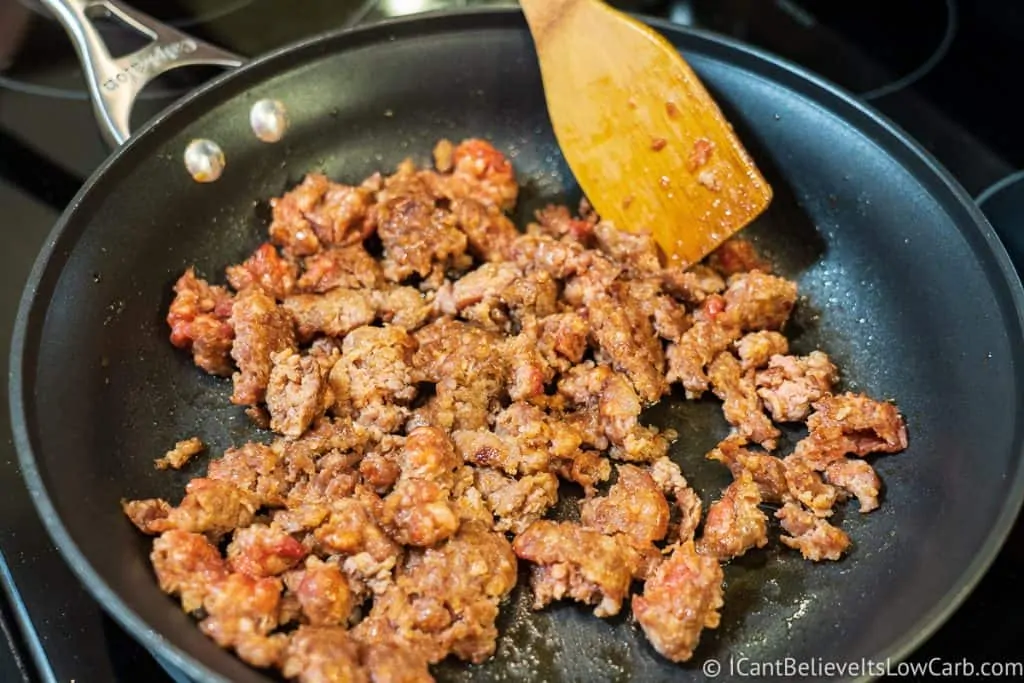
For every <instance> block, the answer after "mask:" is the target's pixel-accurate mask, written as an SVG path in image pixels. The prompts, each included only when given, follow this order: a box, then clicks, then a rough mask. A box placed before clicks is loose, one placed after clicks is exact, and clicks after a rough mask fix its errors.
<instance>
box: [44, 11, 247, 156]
mask: <svg viewBox="0 0 1024 683" xmlns="http://www.w3.org/2000/svg"><path fill="white" fill-rule="evenodd" d="M42 3H43V4H44V5H45V6H46V7H47V8H48V9H49V10H50V11H51V12H53V14H54V15H55V16H56V17H57V19H58V20H59V21H60V23H61V24H62V25H63V26H64V30H65V31H67V33H68V35H69V36H70V37H71V40H72V41H74V44H75V50H76V51H77V52H78V58H79V59H80V60H81V62H82V68H83V70H84V71H85V79H86V82H87V85H88V86H89V94H90V98H91V100H92V108H93V111H94V112H95V114H96V120H97V121H98V122H99V125H100V131H101V132H102V133H103V137H104V138H105V139H106V140H107V142H108V143H110V144H111V145H113V146H115V147H116V146H119V145H121V144H122V143H124V141H125V140H127V139H128V137H129V136H130V135H131V124H130V117H131V113H132V107H133V106H134V104H135V99H136V98H137V97H138V95H139V93H140V92H141V91H142V89H143V88H144V87H145V86H146V84H147V83H149V82H150V81H152V80H153V79H154V78H156V77H157V76H159V75H161V74H164V73H167V72H168V71H171V70H172V69H177V68H179V67H183V66H198V65H213V66H223V67H228V68H233V67H238V66H241V65H242V64H243V62H244V61H245V60H244V59H242V58H241V57H239V56H238V55H234V54H232V53H230V52H227V51H226V50H222V49H220V48H218V47H215V46H213V45H210V44H209V43H206V42H203V41H201V40H199V39H197V38H193V37H192V36H190V35H188V34H185V33H182V32H181V31H178V30H177V29H174V28H171V27H170V26H167V25H165V24H162V23H160V22H159V21H157V20H156V19H154V18H153V17H151V16H149V15H147V14H143V13H142V12H139V11H138V10H135V9H132V8H131V7H127V6H125V5H122V4H121V3H120V2H118V1H117V0H42ZM107 14H109V15H113V16H114V17H116V18H117V19H119V20H121V21H122V22H124V23H125V24H126V25H128V26H130V27H132V28H133V29H135V30H136V31H138V32H139V33H141V34H143V35H146V36H148V37H149V38H151V39H152V42H150V43H149V44H148V45H146V46H145V47H143V48H141V49H139V50H137V51H135V52H132V53H131V54H127V55H124V56H122V57H116V58H115V57H111V56H110V51H109V50H108V49H107V46H106V44H105V43H104V42H103V37H102V36H101V35H100V33H99V31H97V30H96V27H95V26H94V25H93V23H92V17H96V16H102V15H107Z"/></svg>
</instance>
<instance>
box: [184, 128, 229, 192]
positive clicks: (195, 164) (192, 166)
mask: <svg viewBox="0 0 1024 683" xmlns="http://www.w3.org/2000/svg"><path fill="white" fill-rule="evenodd" d="M226 165H227V160H226V159H225V158H224V151H223V150H222V149H221V148H220V145H218V144H217V143H216V142H214V141H213V140H204V139H199V140H193V141H192V142H190V143H189V144H188V147H186V148H185V168H186V169H188V172H189V175H191V176H192V179H193V180H195V181H196V182H197V183H212V182H214V181H215V180H217V179H218V178H220V176H221V174H222V173H223V172H224V166H226Z"/></svg>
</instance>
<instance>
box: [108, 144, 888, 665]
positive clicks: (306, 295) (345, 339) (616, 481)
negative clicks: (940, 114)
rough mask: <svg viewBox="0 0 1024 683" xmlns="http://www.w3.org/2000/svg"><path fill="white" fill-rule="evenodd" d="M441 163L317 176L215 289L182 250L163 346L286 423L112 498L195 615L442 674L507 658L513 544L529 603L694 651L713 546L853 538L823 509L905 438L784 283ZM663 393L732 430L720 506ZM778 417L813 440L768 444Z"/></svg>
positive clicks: (674, 652)
mask: <svg viewBox="0 0 1024 683" xmlns="http://www.w3.org/2000/svg"><path fill="white" fill-rule="evenodd" d="M434 159H435V168H433V169H431V168H417V167H416V166H415V165H414V164H413V163H412V162H405V163H403V164H401V165H400V166H399V168H398V169H397V171H396V172H395V173H394V174H393V175H390V176H388V177H383V176H381V175H379V174H378V175H374V176H372V177H371V178H368V179H367V180H366V181H364V182H363V183H362V184H361V185H358V186H347V185H342V184H339V183H335V182H333V181H331V180H329V179H327V178H326V177H324V176H323V175H317V174H311V175H309V176H307V177H306V179H305V180H304V181H303V182H302V183H301V184H300V185H298V186H297V187H296V188H295V189H293V190H292V191H291V192H288V193H287V194H285V195H284V196H282V197H279V198H276V199H274V200H272V201H271V206H272V209H273V221H272V224H271V225H270V228H269V241H268V242H266V243H265V244H263V245H261V246H260V247H259V248H258V249H256V251H255V252H254V253H253V254H252V256H251V257H250V258H249V259H248V260H246V261H245V262H243V263H241V264H238V265H233V266H230V267H228V268H227V269H226V278H225V279H226V281H227V285H211V284H209V283H208V282H206V281H204V280H203V279H201V278H200V277H198V276H197V274H196V273H195V271H194V270H193V269H191V268H190V269H188V270H187V271H186V272H185V273H184V274H183V275H182V276H181V278H180V279H179V280H178V282H177V283H176V284H175V286H174V292H175V295H176V296H175V298H174V301H173V302H172V304H171V306H170V310H169V311H168V313H167V322H168V324H169V326H170V328H171V335H170V340H171V343H172V344H174V345H175V346H177V347H179V348H182V349H187V350H189V351H190V352H191V354H192V357H193V359H194V362H195V364H196V365H197V366H199V367H200V368H202V369H203V370H205V371H206V372H208V373H211V374H215V375H220V376H222V377H230V378H231V381H232V383H233V389H234V391H233V394H232V396H231V401H232V402H233V403H236V404H238V405H240V406H245V407H246V408H247V410H246V412H247V414H249V415H250V416H251V417H252V418H253V420H254V421H255V422H256V423H257V424H258V425H259V426H261V427H264V428H267V427H269V429H270V430H272V432H274V433H275V434H276V439H275V440H274V441H273V442H272V443H270V444H269V445H267V444H262V443H255V442H253V443H246V444H242V445H239V446H237V447H234V448H230V449H229V450H228V451H227V452H225V453H224V454H223V455H222V457H220V458H217V459H213V460H211V461H210V462H209V466H208V471H207V473H206V475H205V476H203V477H200V478H196V479H193V480H192V481H191V482H190V483H189V484H188V486H187V488H186V490H185V493H184V497H183V498H182V499H181V500H180V501H179V502H178V503H177V504H176V505H172V504H171V503H169V502H167V501H164V500H159V499H153V500H137V501H128V502H125V503H124V511H125V513H126V514H127V516H128V517H129V518H130V519H131V520H132V522H134V523H135V525H136V526H138V528H139V529H141V530H142V531H143V532H145V533H147V534H152V535H154V536H156V538H155V539H154V542H153V550H152V555H151V560H152V564H153V568H154V570H155V572H156V577H157V580H158V582H159V585H160V587H161V589H162V590H164V591H166V592H167V593H169V594H171V595H174V596H176V597H177V598H178V599H179V600H180V602H181V606H182V608H183V609H184V610H185V611H187V612H190V613H192V614H193V615H194V616H195V617H196V618H197V620H198V622H199V627H200V628H201V629H202V631H203V632H204V633H205V634H206V635H208V636H209V637H210V638H212V639H213V640H214V641H216V642H217V643H218V644H219V645H221V646H223V647H225V648H230V649H232V650H233V651H234V652H235V653H236V654H237V655H238V656H239V657H240V658H241V659H243V660H244V661H246V662H248V663H249V664H251V665H253V666H256V667H266V668H274V669H277V670H279V671H280V672H281V674H282V675H283V676H284V677H285V678H288V679H294V680H298V681H303V682H307V683H314V682H316V683H320V682H327V681H397V680H402V681H429V680H433V679H432V677H431V674H430V669H429V667H430V665H432V664H435V663H437V662H439V661H441V660H442V659H444V658H446V657H449V656H454V657H456V658H459V659H462V660H465V661H467V662H477V663H478V662H482V661H484V660H486V659H487V658H488V657H490V656H491V655H493V654H494V652H495V649H496V643H495V641H496V639H497V637H498V631H497V627H496V619H497V616H498V612H499V609H500V606H501V604H502V600H503V599H504V598H505V597H506V596H507V595H508V594H509V593H510V592H511V590H512V589H513V587H514V586H515V584H516V580H517V564H518V562H519V561H524V562H526V563H527V564H528V566H529V576H530V585H531V588H532V591H533V596H534V600H533V602H534V607H535V608H536V609H541V608H543V607H544V606H546V605H548V604H549V603H551V602H553V601H556V600H574V601H578V602H580V603H583V604H584V605H587V606H589V608H590V609H592V610H593V612H594V614H595V615H597V616H598V617H607V616H612V615H615V614H619V613H620V612H621V611H622V609H623V606H624V604H627V603H631V604H630V606H629V608H628V609H629V610H630V611H631V614H632V617H633V619H635V621H636V622H637V623H638V624H639V626H640V627H641V628H642V629H643V631H644V633H645V634H646V635H647V637H648V639H649V640H650V642H651V644H652V645H653V646H654V648H655V649H656V650H657V651H658V652H659V653H661V654H662V655H663V656H664V657H666V658H668V659H669V660H672V661H676V662H683V661H687V660H688V659H690V658H691V657H692V656H693V653H694V650H695V648H696V647H697V646H698V644H699V642H700V637H701V633H702V631H703V630H704V629H708V628H716V627H717V626H718V624H719V620H720V616H719V610H720V609H721V607H722V605H723V599H724V590H723V570H722V564H723V563H725V562H727V561H729V560H730V559H732V558H735V557H738V556H740V555H743V554H744V553H747V552H751V551H754V550H756V549H758V548H762V547H764V546H765V545H767V544H768V543H769V533H770V530H771V529H774V528H776V527H781V529H782V534H781V536H780V538H779V541H780V542H781V543H782V544H783V545H785V546H788V547H790V548H793V549H795V550H797V551H799V552H800V553H801V554H802V555H803V557H805V558H807V559H809V560H814V561H820V560H838V559H840V558H841V557H842V556H843V554H844V553H845V552H846V551H847V550H848V548H849V547H850V545H851V540H850V538H849V537H848V536H847V535H846V533H845V532H844V531H843V530H842V529H840V528H839V527H837V526H835V525H834V524H832V523H831V522H830V521H829V520H830V518H831V516H832V511H833V508H834V507H835V506H836V505H837V504H839V503H841V502H843V501H845V500H847V499H848V498H850V497H851V496H852V497H854V498H855V499H856V501H857V504H858V505H859V509H860V511H861V512H869V511H871V510H874V509H876V508H877V507H878V506H879V495H880V494H879V492H880V489H881V483H880V481H879V478H878V475H877V474H876V473H875V471H874V469H873V468H872V467H871V465H870V464H869V463H868V461H866V460H864V457H865V456H868V455H870V454H872V453H895V452H898V451H900V450H903V449H904V448H905V447H906V445H907V433H906V427H905V425H904V421H903V418H902V416H901V415H900V413H899V412H898V410H897V408H896V407H895V406H894V405H892V404H890V403H886V402H879V401H875V400H873V399H871V398H869V397H867V396H864V395H859V394H851V393H839V392H838V390H837V389H836V385H837V381H838V370H837V368H836V367H835V366H834V365H833V364H832V362H831V361H830V359H829V358H828V356H827V355H826V354H825V353H823V352H821V351H814V352H812V353H810V354H809V355H807V356H796V355H791V354H790V350H789V342H788V340H787V338H786V337H785V335H784V332H785V328H786V323H787V320H788V318H789V317H790V313H791V311H792V310H793V308H794V305H795V303H796V300H797V286H796V284H795V283H794V282H791V281H789V280H786V279H784V278H782V277H779V276H777V275H773V274H771V272H770V270H769V268H768V266H767V265H766V264H765V263H764V262H763V261H762V260H761V259H760V257H759V256H758V255H757V254H756V253H755V252H754V250H753V247H752V245H751V244H750V243H748V242H744V241H741V240H737V239H733V240H732V241H730V242H728V243H726V244H725V245H724V246H723V247H722V248H721V249H720V250H719V251H718V252H717V253H715V254H714V255H712V256H711V257H710V258H709V259H708V260H707V261H706V263H704V264H698V265H695V266H693V267H692V268H690V269H688V270H686V271H682V270H678V269H677V270H673V269H666V268H665V267H664V266H663V265H662V259H661V257H660V252H659V250H658V248H657V246H656V245H655V243H654V242H653V240H652V239H651V237H650V236H649V235H646V234H631V233H626V232H620V231H618V230H616V229H615V228H614V227H613V226H611V225H609V224H607V223H604V222H602V221H601V220H600V219H599V217H598V216H596V215H595V214H594V212H593V210H592V209H590V207H589V205H586V204H584V205H583V206H582V207H581V210H580V212H579V215H576V216H574V215H573V214H572V213H571V212H570V211H569V210H568V209H566V207H564V206H550V207H548V208H546V209H544V210H542V211H540V212H538V214H537V216H536V221H535V222H533V223H531V224H529V225H528V226H526V229H525V231H523V232H519V231H518V230H517V229H516V227H515V226H514V225H513V223H512V221H511V220H510V219H509V217H508V212H509V211H510V210H511V209H512V208H513V207H514V205H515V203H516V200H517V195H518V189H519V188H518V185H517V182H516V178H515V175H514V172H513V169H512V166H511V164H510V163H509V162H508V161H507V160H506V159H505V157H504V156H503V155H502V154H501V153H500V152H498V151H497V150H496V149H495V148H494V147H492V146H491V145H490V144H489V143H487V142H485V141H482V140H476V139H471V140H466V141H464V142H462V143H461V144H458V145H453V144H452V143H450V142H448V141H442V142H441V143H440V144H439V145H438V147H437V148H436V149H435V151H434ZM378 252H379V253H378ZM676 384H678V385H681V386H680V388H679V393H680V394H684V395H685V396H686V397H687V398H691V399H695V398H698V397H701V396H704V395H710V396H715V397H718V398H719V399H720V400H721V401H722V406H723V413H724V417H725V419H726V420H727V421H728V423H729V424H730V425H731V426H732V434H731V435H730V436H729V437H728V438H727V439H726V440H725V441H723V442H722V443H721V444H719V445H718V447H716V448H715V449H714V450H713V451H712V452H711V453H709V454H708V457H709V458H711V459H713V460H716V461H718V462H720V463H722V465H723V466H725V467H728V469H729V470H730V472H731V473H732V475H733V482H732V484H730V485H729V486H728V487H727V488H726V489H725V490H724V491H723V492H721V494H720V495H719V496H717V498H716V500H714V502H713V503H712V504H711V505H710V506H709V507H708V509H707V510H702V504H701V499H700V497H699V496H698V494H697V492H696V491H694V490H693V489H692V488H691V487H690V486H689V484H688V483H687V481H686V478H685V477H684V475H683V472H682V470H681V469H680V467H679V464H677V463H675V462H673V461H672V460H671V459H670V458H669V455H668V454H669V446H670V443H671V442H672V441H673V440H674V439H675V437H676V435H675V434H673V433H668V432H659V431H658V430H657V429H655V428H653V427H651V426H649V425H646V424H644V423H643V421H642V420H641V417H640V416H641V411H642V410H643V409H644V408H646V407H648V406H650V405H652V404H654V403H657V402H658V401H660V400H662V399H663V398H665V397H666V396H668V395H669V394H670V393H671V391H672V387H673V385H676ZM792 422H805V423H806V426H807V428H808V435H807V437H806V438H804V439H803V440H802V441H800V443H799V445H798V446H797V447H796V448H795V450H794V451H793V452H792V453H789V454H782V453H778V452H776V449H777V445H778V439H779V437H780V434H781V432H780V429H779V425H780V424H782V423H792ZM201 448H202V444H201V442H200V441H199V440H198V439H192V440H189V441H183V442H181V443H179V444H178V445H177V446H176V447H175V449H174V450H173V451H171V452H170V453H168V454H167V455H166V456H165V458H164V459H162V460H161V461H160V464H161V466H166V465H169V466H172V467H179V466H180V465H181V464H183V463H184V462H185V461H186V460H187V459H188V458H189V457H191V456H193V455H195V453H197V452H198V451H199V450H200V449H201ZM560 482H561V483H565V482H570V483H573V484H577V485H579V486H580V487H582V490H583V491H584V492H585V497H584V498H583V499H582V500H581V501H580V502H579V515H578V521H566V520H564V519H563V520H555V519H552V518H551V515H550V512H551V510H552V509H553V508H554V506H555V505H556V503H557V502H558V500H559V493H560ZM562 491H563V492H564V491H565V489H564V487H563V488H562ZM702 512H703V513H704V518H703V519H702ZM772 517H774V518H775V519H774V520H773V519H772ZM640 584H642V588H640V589H639V590H638V589H637V587H638V585H640ZM631 595H632V596H633V597H632V598H631Z"/></svg>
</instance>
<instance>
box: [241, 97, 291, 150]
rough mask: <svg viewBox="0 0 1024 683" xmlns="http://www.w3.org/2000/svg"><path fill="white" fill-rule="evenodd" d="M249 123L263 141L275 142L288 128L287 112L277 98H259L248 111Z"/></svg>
mask: <svg viewBox="0 0 1024 683" xmlns="http://www.w3.org/2000/svg"><path fill="white" fill-rule="evenodd" d="M249 125H250V126H252V132H253V133H255V134H256V137H257V138H259V139H260V140H262V141H263V142H277V141H279V140H280V139H281V138H283V137H284V133H285V131H286V130H287V129H288V113H287V112H286V111H285V108H284V105H283V104H281V103H280V102H279V101H277V100H260V101H259V102H257V103H256V104H254V105H252V109H251V110H250V111H249Z"/></svg>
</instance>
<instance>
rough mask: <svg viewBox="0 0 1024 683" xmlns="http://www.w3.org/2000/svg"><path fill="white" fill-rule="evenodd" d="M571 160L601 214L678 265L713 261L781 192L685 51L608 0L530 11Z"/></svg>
mask: <svg viewBox="0 0 1024 683" xmlns="http://www.w3.org/2000/svg"><path fill="white" fill-rule="evenodd" d="M520 3H521V5H522V8H523V12H524V14H525V15H526V19H527V22H528V23H529V25H530V31H531V33H532V34H533V39H534V42H535V43H536V48H537V55H538V57H539V60H540V67H541V74H542V77H543V81H544V91H545V96H546V98H547V105H548V112H549V115H550V118H551V121H552V124H553V126H554V130H555V135H556V137H557V139H558V143H559V146H560V147H561V149H562V153H563V155H564V156H565V158H566V161H567V162H568V164H569V167H570V168H571V169H572V171H573V173H574V174H575V176H576V179H577V180H578V182H579V184H580V187H581V188H582V189H583V191H584V193H585V194H586V195H587V198H588V199H589V200H590V202H591V204H592V205H593V206H594V208H595V209H596V210H597V212H598V214H599V215H600V216H601V217H602V218H603V219H605V220H609V221H612V222H613V223H614V224H615V226H616V227H617V228H618V229H621V230H626V231H629V232H636V231H640V230H648V231H650V232H651V233H652V234H653V235H654V237H655V239H656V240H657V242H658V244H660V245H661V247H662V249H663V250H664V252H665V255H666V257H667V259H668V260H669V262H670V263H677V264H681V265H682V266H684V267H687V266H689V265H692V264H693V263H696V262H697V261H699V260H701V259H702V258H703V257H705V256H707V255H708V254H709V253H711V252H712V251H713V250H714V249H715V248H716V247H717V246H718V245H720V244H721V243H722V242H723V241H725V240H726V239H728V238H729V237H730V236H731V235H733V234H735V233H736V232H737V231H738V230H740V229H742V228H743V227H745V226H746V225H747V224H748V223H750V221H752V220H753V219H754V218H755V217H757V216H758V214H760V213H761V212H762V211H764V209H765V208H766V207H767V206H768V204H769V203H770V202H771V199H772V190H771V187H769V185H768V183H767V182H766V181H765V179H764V178H763V177H762V175H761V173H760V172H759V171H758V169H757V167H756V166H755V165H754V162H753V160H752V159H751V158H750V155H749V154H748V153H747V151H746V150H745V149H744V148H743V145H742V143H741V142H740V140H739V139H738V138H737V137H736V134H735V133H734V132H733V129H732V126H731V125H730V124H729V122H728V121H726V119H725V117H724V116H723V115H722V112H721V110H720V109H719V108H718V105H716V104H715V102H714V100H712V98H711V96H710V95H709V94H708V92H707V90H705V88H704V86H703V85H702V84H701V82H700V80H699V79H698V78H697V75H696V74H695V73H694V72H693V70H692V69H691V68H690V66H689V65H688V64H687V63H686V62H685V61H684V59H683V58H682V56H680V54H679V51H678V50H677V49H676V48H674V47H673V46H672V45H671V44H670V43H669V42H668V41H667V40H665V39H664V38H663V37H662V36H660V35H659V34H658V33H656V32H655V31H653V30H652V29H650V28H648V27H647V26H645V25H644V24H641V23H640V22H638V21H636V20H634V19H632V18H631V17H629V16H627V15H625V14H623V13H621V12H619V11H617V10H614V9H612V8H611V7H609V6H608V5H606V4H604V3H603V2H600V1H599V0H520Z"/></svg>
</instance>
